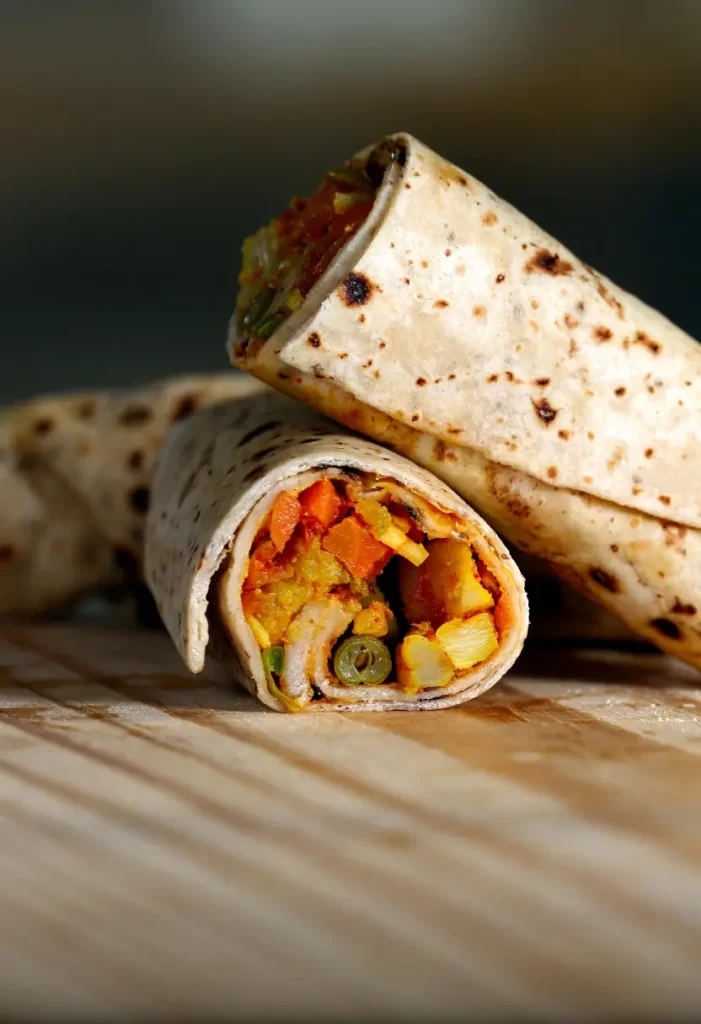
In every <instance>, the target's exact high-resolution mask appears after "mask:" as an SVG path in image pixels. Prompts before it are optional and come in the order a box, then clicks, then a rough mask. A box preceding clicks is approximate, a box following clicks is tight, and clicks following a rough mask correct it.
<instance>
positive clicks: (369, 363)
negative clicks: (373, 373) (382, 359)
mask: <svg viewBox="0 0 701 1024" xmlns="http://www.w3.org/2000/svg"><path fill="white" fill-rule="evenodd" d="M371 366H372V359H368V361H367V362H365V363H363V365H362V367H361V369H363V370H369V369H370V367H371Z"/></svg>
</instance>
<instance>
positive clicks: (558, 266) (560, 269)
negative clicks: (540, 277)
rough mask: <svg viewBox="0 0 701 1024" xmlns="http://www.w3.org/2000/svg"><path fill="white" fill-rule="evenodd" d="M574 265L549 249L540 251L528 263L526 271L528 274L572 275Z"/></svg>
mask: <svg viewBox="0 0 701 1024" xmlns="http://www.w3.org/2000/svg"><path fill="white" fill-rule="evenodd" d="M572 269H573V268H572V264H571V263H568V262H567V260H562V259H560V257H559V256H558V254H557V253H552V252H550V251H549V250H548V249H538V251H537V252H536V253H534V254H533V256H531V258H530V259H529V260H528V261H527V262H526V264H525V266H524V270H525V271H526V273H527V274H533V273H541V274H542V273H545V274H552V275H553V276H560V275H566V274H571V273H572Z"/></svg>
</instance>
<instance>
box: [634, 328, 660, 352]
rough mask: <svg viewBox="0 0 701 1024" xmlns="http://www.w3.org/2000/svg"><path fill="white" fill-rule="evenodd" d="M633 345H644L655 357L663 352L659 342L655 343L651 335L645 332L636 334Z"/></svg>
mask: <svg viewBox="0 0 701 1024" xmlns="http://www.w3.org/2000/svg"><path fill="white" fill-rule="evenodd" d="M633 344H635V345H644V346H645V348H647V349H649V350H650V352H652V354H653V356H657V355H659V354H660V352H661V351H662V346H661V345H660V343H659V341H654V340H653V338H651V337H650V335H649V334H646V333H645V331H636V332H635V337H634V339H633Z"/></svg>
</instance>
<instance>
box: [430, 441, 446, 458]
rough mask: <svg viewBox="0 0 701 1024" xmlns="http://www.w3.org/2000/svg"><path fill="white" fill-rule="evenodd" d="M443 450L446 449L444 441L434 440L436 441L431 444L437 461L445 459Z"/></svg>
mask: <svg viewBox="0 0 701 1024" xmlns="http://www.w3.org/2000/svg"><path fill="white" fill-rule="evenodd" d="M445 451H446V448H445V442H444V441H436V443H435V444H434V446H433V454H434V455H435V457H436V459H437V460H438V461H439V462H443V461H444V459H445Z"/></svg>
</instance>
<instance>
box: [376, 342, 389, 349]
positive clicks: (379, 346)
mask: <svg viewBox="0 0 701 1024" xmlns="http://www.w3.org/2000/svg"><path fill="white" fill-rule="evenodd" d="M377 347H378V348H387V342H386V341H381V342H380V344H379V345H378V346H377Z"/></svg>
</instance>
